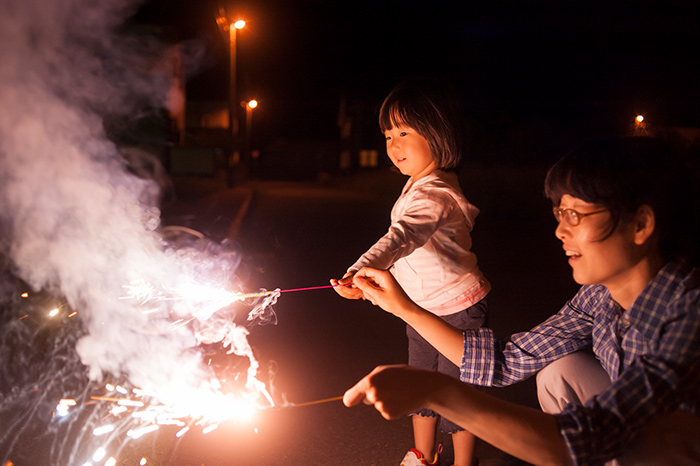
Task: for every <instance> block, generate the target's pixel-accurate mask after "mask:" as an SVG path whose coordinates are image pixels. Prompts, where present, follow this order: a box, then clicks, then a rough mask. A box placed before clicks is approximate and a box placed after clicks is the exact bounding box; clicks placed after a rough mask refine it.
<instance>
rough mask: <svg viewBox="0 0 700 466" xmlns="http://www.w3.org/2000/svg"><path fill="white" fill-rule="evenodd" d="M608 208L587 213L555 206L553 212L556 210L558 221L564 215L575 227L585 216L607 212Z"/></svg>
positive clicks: (555, 214)
mask: <svg viewBox="0 0 700 466" xmlns="http://www.w3.org/2000/svg"><path fill="white" fill-rule="evenodd" d="M607 211H608V209H602V210H596V211H595V212H588V213H585V214H582V213H581V212H576V211H575V210H573V209H562V208H561V207H556V206H555V207H553V208H552V212H554V218H556V219H557V222H559V223H561V219H562V217H563V218H565V219H566V222H567V223H568V224H569V225H571V226H572V227H575V226H576V225H578V224H579V223H581V219H582V218H583V217H588V216H589V215H594V214H600V213H602V212H607Z"/></svg>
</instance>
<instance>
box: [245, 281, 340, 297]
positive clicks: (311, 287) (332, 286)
mask: <svg viewBox="0 0 700 466" xmlns="http://www.w3.org/2000/svg"><path fill="white" fill-rule="evenodd" d="M336 286H353V284H352V283H347V284H344V285H341V284H340V283H338V284H337V285H323V286H309V287H306V288H289V289H287V290H279V292H280V293H291V292H292V291H309V290H321V289H324V288H335V287H336ZM272 293H275V291H259V292H257V293H245V294H243V295H241V296H242V297H243V298H256V297H258V296H265V295H268V294H272Z"/></svg>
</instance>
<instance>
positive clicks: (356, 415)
mask: <svg viewBox="0 0 700 466" xmlns="http://www.w3.org/2000/svg"><path fill="white" fill-rule="evenodd" d="M543 177H544V168H542V167H529V168H521V169H518V170H514V169H512V168H510V169H509V168H507V167H491V168H482V169H480V170H479V172H476V171H472V172H469V173H468V174H467V175H465V176H464V177H463V180H462V184H463V188H464V190H465V192H466V194H467V197H468V198H470V200H471V201H472V202H474V203H475V204H476V205H477V206H479V207H480V208H481V209H482V214H481V215H480V216H479V218H478V219H477V225H476V229H475V231H474V234H473V237H474V249H475V251H476V252H477V255H478V257H479V260H480V263H481V267H482V269H483V270H484V271H485V273H486V274H487V276H488V277H489V279H490V280H491V281H492V283H493V286H494V289H493V292H492V294H491V296H490V297H489V300H490V306H491V318H490V325H491V326H492V327H493V328H494V329H496V331H497V332H499V333H501V334H507V333H511V332H514V331H518V330H525V329H527V328H528V327H529V326H531V325H533V324H535V323H537V322H539V321H541V320H542V319H543V318H544V317H546V316H547V315H549V314H550V313H552V312H555V311H556V310H557V309H558V306H559V305H561V304H563V302H564V300H565V299H566V298H567V297H568V296H570V295H571V293H572V291H573V290H575V286H574V284H573V282H572V281H571V278H570V275H568V270H567V267H568V266H567V265H566V263H565V260H564V258H563V256H562V254H561V249H560V246H559V244H558V242H557V241H556V240H555V238H554V236H553V229H554V221H553V220H552V219H551V218H550V217H551V213H550V211H549V205H548V202H547V201H546V200H544V199H543V198H542V195H541V192H542V189H541V186H542V180H543ZM403 182H404V178H403V177H401V176H400V175H395V174H392V173H389V172H382V171H380V172H367V173H362V174H358V175H355V176H352V177H347V178H344V179H341V180H335V181H334V182H329V183H324V184H319V183H299V182H280V181H252V182H247V183H245V184H242V185H239V186H237V187H235V188H233V189H225V188H224V187H218V185H217V184H216V181H215V180H208V179H187V178H181V179H177V180H176V197H175V201H174V202H170V203H169V204H167V205H166V206H165V208H164V222H165V223H170V224H179V225H184V226H188V227H191V228H194V229H197V230H199V231H202V232H204V233H205V234H207V235H208V236H210V237H212V238H215V239H217V240H220V239H223V238H225V237H228V238H229V240H233V241H235V245H236V247H237V248H239V249H240V251H241V252H242V254H243V262H242V264H241V266H240V268H239V278H240V280H241V282H242V283H243V284H244V286H245V287H247V288H248V289H250V290H252V291H256V290H258V289H259V288H266V289H275V288H281V289H287V288H299V287H310V286H321V285H326V284H328V280H329V279H330V278H331V277H340V276H341V275H342V274H343V272H344V270H345V269H346V268H347V267H348V266H349V265H350V264H351V263H352V262H353V261H354V260H355V259H356V258H357V257H358V256H359V255H360V254H361V253H362V252H364V250H365V249H366V248H367V247H369V246H370V245H371V244H372V243H373V242H374V241H375V240H376V239H377V238H379V236H380V235H382V234H383V233H384V232H385V231H386V228H387V226H388V221H389V220H388V219H389V211H390V208H391V205H392V203H393V201H394V198H395V196H396V194H397V193H398V191H399V190H400V187H401V186H402V184H403ZM275 311H276V313H277V318H278V323H277V324H276V325H266V326H256V327H252V328H251V329H250V331H251V335H250V341H251V343H252V344H253V346H254V348H255V351H256V355H257V357H258V360H259V361H260V363H261V366H262V367H263V370H268V371H272V372H274V374H275V375H274V377H273V380H272V387H273V396H274V397H275V398H276V399H277V400H286V401H287V402H289V403H293V404H296V405H300V404H304V403H307V402H311V401H316V400H323V399H327V398H332V397H337V396H339V395H342V394H343V392H344V391H345V390H346V389H347V388H348V387H350V386H351V385H352V384H354V383H355V382H356V381H357V380H359V378H361V377H362V376H363V375H365V374H366V373H367V372H369V371H370V370H371V369H372V368H374V367H375V366H376V365H378V364H389V363H404V362H405V361H406V337H405V327H404V324H402V323H401V322H400V321H399V320H398V319H396V318H394V317H393V316H390V315H388V314H386V313H384V312H382V311H381V310H379V309H378V308H375V307H374V306H372V305H371V304H369V303H367V302H360V301H348V300H345V299H342V298H340V297H339V296H338V295H337V294H336V293H335V292H334V291H333V290H330V289H321V290H313V291H302V292H291V293H283V294H282V295H281V296H280V298H279V300H278V302H277V304H276V305H275ZM487 390H488V391H489V392H490V393H492V394H494V395H496V396H499V397H501V398H504V399H507V400H510V401H515V402H518V403H521V404H526V405H529V406H536V399H535V395H534V385H533V382H532V381H531V380H530V381H526V382H525V383H523V384H520V385H518V386H516V387H508V388H505V389H487ZM172 434H173V433H172V432H168V431H167V429H165V430H164V431H163V432H161V433H160V434H159V435H158V437H157V439H156V440H155V441H154V443H153V446H152V447H151V448H152V450H153V451H152V452H151V455H150V457H149V458H151V460H152V464H153V462H155V464H168V465H178V466H186V465H187V466H190V465H191V466H195V465H197V466H198V465H206V466H217V465H239V466H246V465H251V466H252V465H255V466H277V465H280V466H281V465H285V466H289V465H294V466H296V465H338V466H342V465H348V466H349V465H366V466H372V465H376V466H379V465H382V466H384V465H387V466H390V465H397V464H398V463H399V462H400V460H401V458H402V457H403V454H404V453H405V452H406V451H407V450H408V449H409V448H411V447H412V440H411V438H412V435H411V428H410V421H409V419H403V420H398V421H385V420H384V419H383V418H381V416H380V415H379V414H378V413H377V412H376V411H374V409H373V408H371V407H367V406H360V407H356V408H353V409H348V408H345V407H344V406H343V405H342V402H341V401H331V402H326V403H319V404H311V405H305V406H293V407H287V408H282V409H274V410H270V411H265V412H261V413H259V415H258V416H256V418H255V419H254V420H253V421H252V422H251V423H248V422H247V421H245V422H243V423H241V422H240V421H238V422H234V421H232V422H230V423H225V424H223V425H222V426H220V427H219V428H218V429H217V430H216V431H214V432H212V433H209V434H207V435H202V434H201V433H196V432H192V433H188V434H187V435H186V436H184V437H183V438H182V439H181V440H179V441H175V440H174V435H172ZM443 440H445V441H446V447H447V448H446V455H445V461H444V462H443V464H448V465H449V464H451V463H449V460H450V459H451V458H450V455H451V450H450V448H449V441H447V439H443ZM140 448H141V449H142V448H143V445H142V446H141V447H140ZM477 455H478V457H479V461H480V464H481V465H482V466H486V465H516V464H525V463H522V462H519V461H517V460H515V459H514V458H512V457H510V456H508V455H505V454H504V453H502V452H500V451H498V450H497V449H495V448H493V447H491V446H490V445H488V444H485V443H483V442H479V443H478V445H477ZM126 457H128V455H126ZM139 457H140V456H139Z"/></svg>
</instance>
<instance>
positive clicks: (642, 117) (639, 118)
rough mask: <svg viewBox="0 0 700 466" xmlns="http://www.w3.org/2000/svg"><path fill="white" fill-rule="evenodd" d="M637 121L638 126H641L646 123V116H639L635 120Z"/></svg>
mask: <svg viewBox="0 0 700 466" xmlns="http://www.w3.org/2000/svg"><path fill="white" fill-rule="evenodd" d="M635 120H636V121H637V124H640V123H642V122H643V121H644V115H637V118H635Z"/></svg>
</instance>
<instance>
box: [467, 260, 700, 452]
mask: <svg viewBox="0 0 700 466" xmlns="http://www.w3.org/2000/svg"><path fill="white" fill-rule="evenodd" d="M591 348H592V349H593V353H594V354H595V356H596V357H597V358H598V360H599V361H600V363H601V365H602V366H603V368H604V369H605V371H606V372H607V373H608V374H609V375H610V379H611V380H612V385H611V386H610V387H609V388H608V389H606V390H605V391H603V392H601V393H600V394H599V395H598V396H595V397H593V398H592V399H591V400H589V401H588V402H587V403H586V404H585V405H584V406H576V405H573V404H570V405H568V406H567V407H566V408H565V409H564V410H563V411H562V412H561V413H560V414H558V415H557V416H556V418H557V422H558V425H559V430H560V432H561V434H562V436H563V437H564V439H565V441H566V443H567V446H568V448H569V452H570V453H571V457H572V459H573V461H574V464H576V465H591V464H602V463H604V462H605V461H607V460H610V459H613V458H615V457H617V456H619V455H620V453H621V452H622V450H623V447H624V446H625V445H629V443H630V441H631V440H632V439H633V438H634V437H635V436H636V435H637V434H638V433H639V432H640V431H641V429H642V427H643V426H644V425H645V424H646V423H647V422H648V421H649V420H650V419H652V418H654V417H655V416H658V415H661V414H664V413H669V412H672V411H674V410H676V409H678V408H682V409H686V410H688V411H690V412H692V413H694V414H696V415H698V414H699V413H700V411H699V410H698V407H700V269H692V270H691V269H690V268H688V267H684V266H683V265H681V264H678V263H669V264H667V265H666V266H665V267H664V268H663V269H661V271H659V273H658V274H657V275H656V276H655V277H654V278H653V279H652V280H651V281H650V282H649V283H648V284H647V286H646V288H645V289H644V290H643V291H642V293H641V294H640V295H639V296H638V297H637V299H636V301H635V302H634V304H633V305H632V307H630V309H628V310H627V311H625V312H622V309H621V307H620V306H619V305H618V304H617V303H616V302H615V301H614V300H613V299H612V297H611V296H610V292H609V291H608V289H607V288H605V287H604V286H600V285H585V286H583V287H581V289H580V290H579V292H578V293H576V295H575V296H574V297H573V299H571V300H570V301H569V302H567V303H566V305H565V306H564V307H563V308H562V309H561V310H560V311H559V312H558V313H557V314H555V315H553V316H552V317H550V318H549V319H547V320H546V321H545V322H543V323H542V324H540V325H538V326H536V327H535V328H533V329H532V330H530V331H529V332H523V333H518V334H515V335H513V336H511V337H510V339H508V340H505V341H504V340H499V339H497V338H495V336H494V334H493V332H492V331H491V330H490V329H486V328H480V329H476V330H467V331H465V333H464V356H463V358H462V366H461V376H460V377H461V379H462V381H463V382H467V383H471V384H476V385H484V386H496V387H497V386H504V385H510V384H512V383H515V382H518V381H521V380H523V379H526V378H527V377H529V376H531V375H533V374H535V373H536V372H537V371H539V370H540V369H542V368H543V367H544V366H546V365H547V364H549V363H550V362H552V361H554V360H556V359H559V358H561V357H562V356H564V355H566V354H569V353H572V352H574V351H579V350H583V349H591Z"/></svg>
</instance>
